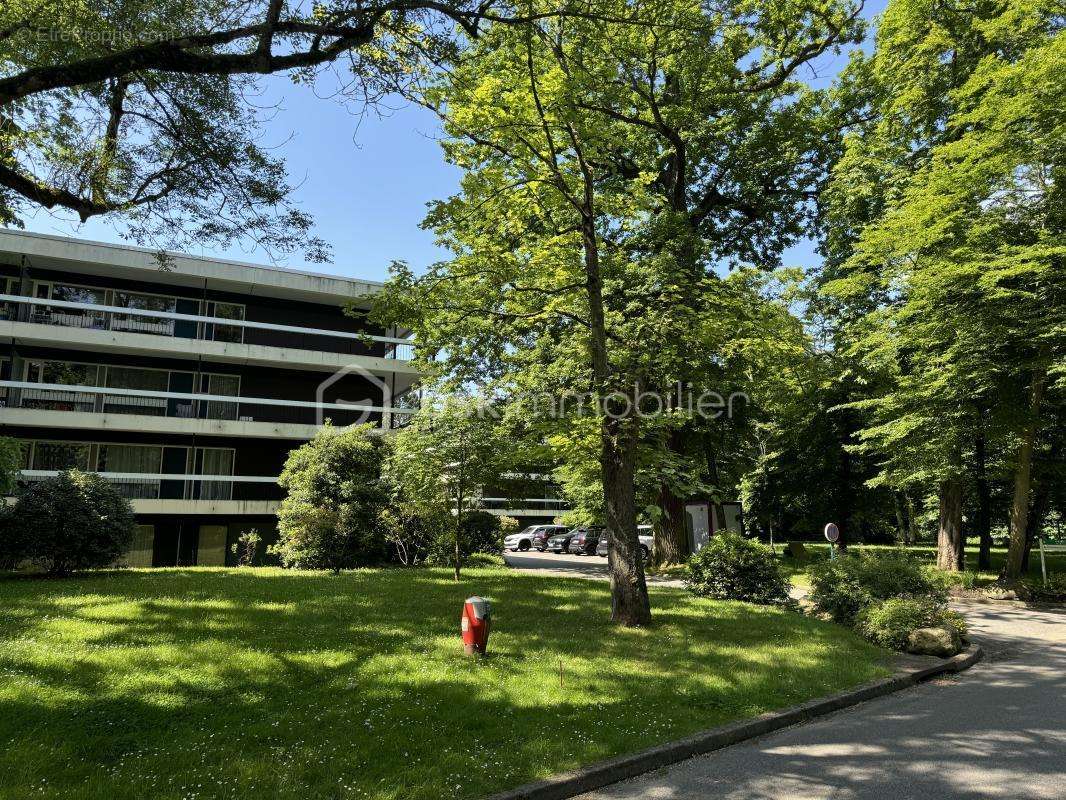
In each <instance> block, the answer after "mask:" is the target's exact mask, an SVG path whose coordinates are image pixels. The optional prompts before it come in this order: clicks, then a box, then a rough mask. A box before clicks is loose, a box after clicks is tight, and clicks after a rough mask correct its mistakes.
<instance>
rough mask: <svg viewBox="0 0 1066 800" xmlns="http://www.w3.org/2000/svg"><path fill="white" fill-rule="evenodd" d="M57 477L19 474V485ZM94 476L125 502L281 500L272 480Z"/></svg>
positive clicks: (37, 472) (47, 473)
mask: <svg viewBox="0 0 1066 800" xmlns="http://www.w3.org/2000/svg"><path fill="white" fill-rule="evenodd" d="M59 474H60V473H59V471H58V470H22V472H21V474H20V477H19V481H20V483H22V484H23V485H26V486H29V485H32V484H34V483H39V482H40V481H43V480H47V479H48V478H53V477H55V476H57V475H59ZM96 474H97V475H99V476H100V477H102V478H104V479H105V480H107V481H108V483H110V484H112V485H113V486H114V487H115V489H116V490H117V491H118V493H119V494H121V495H122V496H123V497H125V498H126V499H127V500H277V499H280V498H281V489H280V487H279V486H278V479H277V478H276V477H267V476H260V475H177V474H173V475H172V474H169V473H155V474H142V473H129V472H97V473H96ZM263 489H266V490H267V491H263Z"/></svg>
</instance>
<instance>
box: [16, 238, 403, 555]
mask: <svg viewBox="0 0 1066 800" xmlns="http://www.w3.org/2000/svg"><path fill="white" fill-rule="evenodd" d="M379 287H380V284H376V283H374V282H371V281H364V280H357V279H350V278H344V277H338V276H333V275H318V274H313V273H308V272H299V271H294V270H288V269H279V268H274V267H265V266H259V265H252V264H244V263H239V262H235V261H225V260H216V259H205V258H198V257H193V256H187V255H180V254H171V255H169V256H167V257H166V258H160V257H159V254H157V253H155V252H153V251H151V250H145V249H141V248H136V247H129V246H124V245H113V244H101V243H95V242H86V241H79V240H74V239H68V238H63V237H56V236H45V235H40V234H29V233H22V232H13V231H7V230H0V435H5V436H13V437H15V438H17V439H19V440H20V441H21V442H22V443H23V471H22V480H23V482H32V481H36V480H41V479H43V478H46V477H48V476H51V475H55V474H56V473H57V472H58V471H60V470H65V469H69V468H72V467H77V468H79V469H83V470H88V471H91V472H98V473H100V474H102V475H103V476H104V477H106V478H107V479H108V480H110V481H111V482H112V483H114V485H115V486H116V487H117V488H118V489H119V491H121V492H122V493H123V494H124V495H125V496H126V497H128V498H129V499H130V501H131V502H132V504H133V508H134V511H135V512H136V514H137V521H138V530H137V535H136V537H135V542H134V546H133V549H132V551H131V552H130V554H129V559H128V560H129V563H130V564H131V565H132V566H169V565H178V566H182V565H193V564H199V565H223V564H228V563H232V561H233V559H234V556H233V554H232V552H231V546H232V544H233V543H234V542H235V541H236V539H237V537H238V536H239V535H240V533H241V532H242V531H246V530H249V529H256V530H258V531H259V533H260V534H261V536H262V537H263V539H264V542H267V543H268V542H270V541H271V540H272V539H273V538H274V537H276V518H275V512H276V510H277V505H278V502H279V500H280V488H279V487H278V485H277V477H278V474H279V472H280V470H281V468H282V465H283V464H284V462H285V458H286V456H287V455H288V453H289V451H290V450H291V449H292V448H294V447H296V446H298V445H299V444H300V443H302V442H304V441H306V440H307V439H309V438H310V437H311V436H313V435H314V433H315V431H316V430H317V429H318V426H319V424H320V422H321V421H322V420H324V419H330V420H332V421H333V422H334V423H335V424H337V425H348V424H351V423H353V422H361V421H366V422H370V423H373V424H374V425H376V426H378V427H379V428H381V429H382V430H386V429H389V428H392V427H395V426H398V425H400V424H402V423H403V421H404V412H405V411H409V410H410V408H411V407H412V406H413V404H414V403H415V402H416V397H417V395H416V388H417V380H418V374H417V371H416V370H415V368H414V367H413V365H412V364H411V358H412V355H413V346H412V343H411V341H410V340H409V338H408V337H407V336H405V332H404V331H398V330H383V329H381V328H379V327H375V326H373V325H372V324H370V323H369V322H368V321H367V320H366V319H365V318H362V317H360V316H359V315H358V314H356V315H354V316H353V315H352V314H350V313H346V311H345V309H346V307H348V306H353V307H354V308H355V309H356V310H357V311H358V310H359V309H360V308H365V307H366V304H365V298H366V297H367V296H368V295H369V294H372V293H373V292H375V291H377V290H378V289H379ZM360 298H363V299H362V300H360Z"/></svg>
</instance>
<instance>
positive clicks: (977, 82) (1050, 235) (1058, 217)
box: [826, 0, 1066, 579]
mask: <svg viewBox="0 0 1066 800" xmlns="http://www.w3.org/2000/svg"><path fill="white" fill-rule="evenodd" d="M1064 47H1066V41H1064V38H1063V35H1062V32H1061V29H1060V24H1059V22H1057V18H1056V16H1055V12H1054V9H1053V8H1052V7H1051V6H1046V5H1044V4H1042V3H1029V2H1024V3H1023V2H1006V3H988V4H983V3H979V4H977V5H967V6H965V7H961V6H960V7H955V6H954V5H951V4H948V5H946V6H945V5H944V4H941V3H932V2H928V1H927V0H896V1H895V2H893V3H892V4H891V5H890V6H889V8H888V10H887V11H886V14H885V18H884V21H883V24H882V26H881V29H880V31H879V35H878V42H877V49H876V51H875V54H874V56H873V58H872V59H871V60H870V61H869V62H863V61H860V63H859V64H858V66H857V67H856V68H855V70H854V76H857V81H856V85H858V86H860V87H862V91H863V92H864V93H865V96H866V98H867V99H868V101H869V105H868V108H867V111H868V115H867V117H866V122H864V123H863V125H862V126H861V127H860V129H859V130H858V131H856V132H855V133H854V134H853V135H852V136H851V137H850V138H849V139H848V141H847V148H846V150H845V153H844V156H843V158H842V159H841V161H840V163H839V164H838V165H837V167H836V171H835V181H834V185H833V187H832V188H831V191H830V192H829V193H828V194H827V201H828V205H829V208H830V219H831V220H833V221H834V222H835V223H838V224H837V225H836V232H835V233H834V234H833V236H831V237H830V240H829V252H830V254H831V258H830V259H829V267H828V270H829V274H828V276H827V277H829V278H831V280H829V281H827V283H826V289H827V292H828V293H829V294H831V295H832V296H834V297H835V298H837V299H842V300H843V302H844V306H845V307H846V308H847V309H848V310H849V311H850V312H851V313H852V314H853V315H854V316H853V317H852V318H851V319H850V320H849V325H848V326H847V328H846V335H847V337H848V339H849V341H850V344H851V345H853V346H854V348H855V352H858V353H862V354H863V355H864V356H865V357H866V358H867V359H868V360H870V361H873V362H875V363H878V364H879V365H880V366H881V367H882V368H883V369H884V370H885V371H886V372H888V373H890V374H891V375H892V376H893V378H894V385H893V386H892V387H891V388H890V389H889V390H888V391H886V392H883V393H882V394H880V395H879V396H877V397H874V398H871V399H870V400H869V401H868V402H865V403H863V404H861V407H863V408H865V409H867V410H868V411H869V412H870V413H871V415H872V416H871V422H872V424H871V425H870V426H869V427H868V428H867V429H866V430H865V431H864V432H863V433H862V439H863V442H864V447H865V448H866V449H867V451H870V452H876V453H878V454H879V456H880V458H881V460H882V466H883V477H884V479H885V480H888V481H891V482H893V483H895V484H897V485H907V484H925V485H927V486H928V485H930V484H934V483H935V484H936V485H937V487H938V491H939V496H940V548H939V557H938V563H939V564H940V566H941V567H942V568H945V569H959V568H961V567H962V564H963V541H964V536H963V531H962V522H963V520H962V516H963V515H962V506H963V500H964V494H965V477H966V473H967V470H968V467H967V464H968V463H978V464H983V463H984V462H985V461H987V456H986V453H985V451H986V450H987V448H988V445H989V441H990V436H998V442H996V444H997V445H998V446H999V447H1001V448H1003V449H1004V450H1005V451H1006V452H1007V453H1008V456H1007V457H1006V458H1005V459H1004V461H1005V462H1006V463H1009V464H1010V468H1011V470H1012V473H1013V483H1014V496H1013V500H1012V509H1011V514H1010V520H1011V547H1010V553H1009V556H1008V562H1007V567H1006V570H1005V575H1006V577H1007V578H1009V579H1013V578H1016V577H1017V576H1018V575H1019V573H1020V570H1021V564H1022V561H1023V557H1024V551H1025V541H1026V536H1027V529H1028V528H1029V525H1028V520H1029V509H1030V489H1031V466H1032V460H1033V459H1032V456H1033V453H1034V450H1035V449H1036V448H1037V446H1038V443H1039V440H1040V436H1041V432H1042V430H1044V428H1045V423H1046V420H1047V418H1048V414H1049V413H1050V411H1051V410H1052V409H1054V407H1055V406H1056V405H1057V404H1060V403H1061V388H1062V387H1061V383H1060V384H1059V385H1055V384H1053V376H1054V374H1055V372H1056V370H1061V368H1062V359H1063V356H1062V354H1063V353H1064V352H1066V345H1064V340H1063V335H1064V332H1066V326H1064V320H1066V269H1064V267H1063V259H1064V255H1066V249H1064V246H1063V233H1064V229H1063V221H1064V213H1063V208H1064V204H1063V191H1062V179H1061V176H1062V171H1063V165H1062V142H1063V141H1064V128H1063V120H1062V115H1061V109H1062V107H1063V105H1064V102H1066V95H1064V93H1063V84H1062V81H1061V80H1060V77H1061V74H1062V70H1063V65H1064ZM971 447H972V448H973V449H974V451H975V452H974V457H970V455H969V451H970V448H971ZM978 451H980V452H978ZM979 472H983V469H981V470H979ZM978 489H979V491H980V492H981V493H986V492H987V491H988V489H987V485H982V484H981V483H980V482H979V483H978ZM986 500H987V498H986ZM982 524H985V523H982Z"/></svg>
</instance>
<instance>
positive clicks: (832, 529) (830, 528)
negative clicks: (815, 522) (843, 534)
mask: <svg viewBox="0 0 1066 800" xmlns="http://www.w3.org/2000/svg"><path fill="white" fill-rule="evenodd" d="M825 538H826V540H827V541H829V542H838V541H840V528H838V527H837V526H836V523H835V522H830V523H829V524H828V525H826V526H825Z"/></svg>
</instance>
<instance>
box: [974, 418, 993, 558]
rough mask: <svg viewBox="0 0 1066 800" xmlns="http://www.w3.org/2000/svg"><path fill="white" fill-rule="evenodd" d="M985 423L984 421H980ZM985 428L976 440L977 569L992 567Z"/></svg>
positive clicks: (990, 513)
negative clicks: (978, 539) (978, 541)
mask: <svg viewBox="0 0 1066 800" xmlns="http://www.w3.org/2000/svg"><path fill="white" fill-rule="evenodd" d="M979 424H983V421H979ZM986 446H987V445H986V443H985V433H984V430H979V431H978V433H977V437H976V439H975V440H974V448H973V450H974V477H975V478H976V483H977V519H976V520H974V527H975V528H976V530H977V535H978V536H979V537H980V538H981V544H980V547H979V548H978V550H977V569H979V570H990V569H992V492H991V490H990V489H989V487H988V468H987V456H986Z"/></svg>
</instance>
